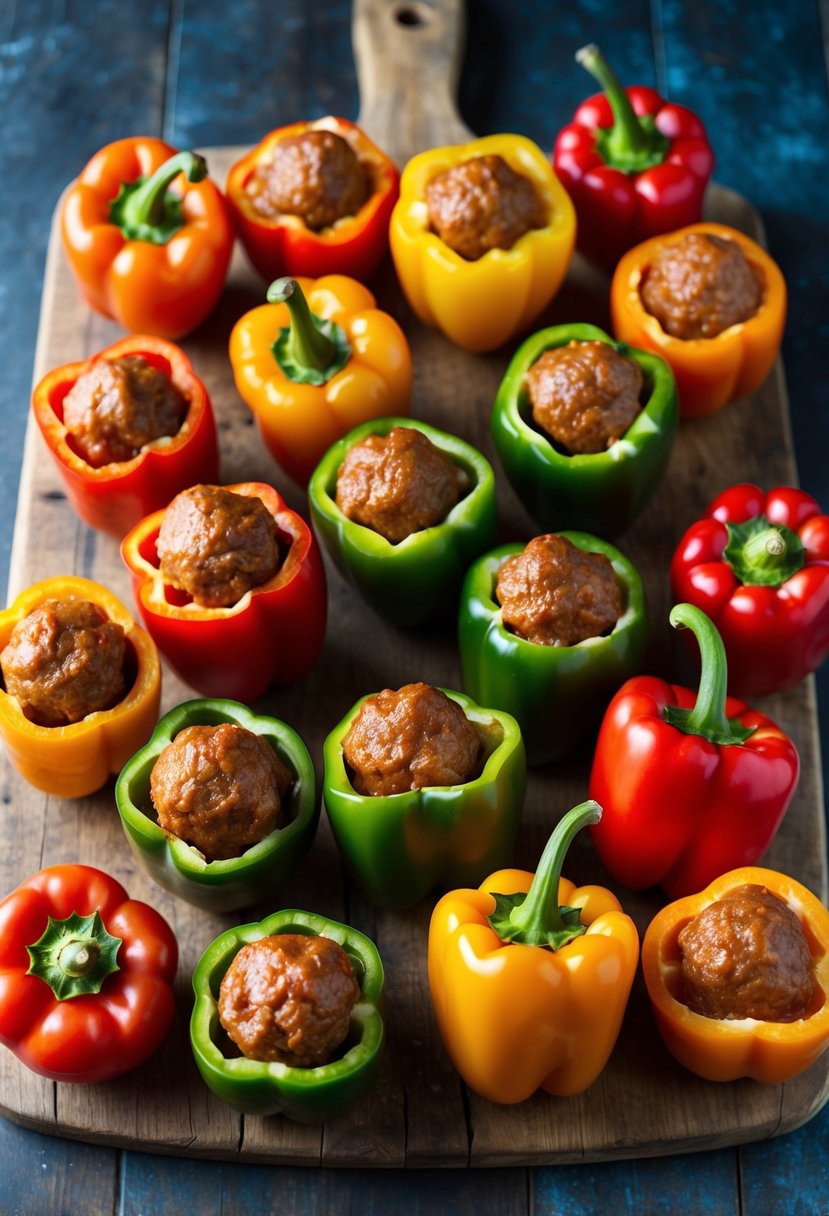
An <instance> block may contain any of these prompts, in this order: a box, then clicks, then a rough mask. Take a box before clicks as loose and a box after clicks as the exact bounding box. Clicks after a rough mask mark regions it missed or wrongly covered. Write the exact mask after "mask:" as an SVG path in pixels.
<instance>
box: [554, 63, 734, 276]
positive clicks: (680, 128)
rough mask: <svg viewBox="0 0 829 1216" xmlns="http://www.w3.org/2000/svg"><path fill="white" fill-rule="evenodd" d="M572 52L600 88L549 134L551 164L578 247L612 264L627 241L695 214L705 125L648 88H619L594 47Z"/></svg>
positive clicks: (708, 159)
mask: <svg viewBox="0 0 829 1216" xmlns="http://www.w3.org/2000/svg"><path fill="white" fill-rule="evenodd" d="M576 59H577V60H578V61H579V63H581V65H582V66H583V67H585V68H586V69H587V70H588V71H589V72H590V73H591V75H593V76H595V77H596V79H597V80H598V81H599V83H600V84H601V86H602V88H603V90H604V92H603V93H596V94H594V95H593V96H592V97H588V98H587V100H586V101H583V102H582V104H581V105H580V106H579V108H578V109H577V110H576V112H575V114H574V115H573V120H572V122H570V123H568V124H567V126H566V127H564V128H563V129H562V130H561V131H559V133H558V136H557V138H556V144H555V150H554V152H553V166H554V168H555V171H556V173H557V174H558V176H559V178H560V179H561V182H562V184H563V186H564V188H565V189H566V190H567V191H568V193H569V195H570V197H571V198H572V200H573V203H574V205H575V208H576V215H577V216H578V247H579V250H580V251H581V252H582V253H583V254H585V255H586V256H587V257H588V258H591V259H592V260H593V261H595V262H598V263H599V264H600V265H602V266H605V267H607V268H608V269H612V267H613V266H615V264H616V262H617V261H618V260H619V258H620V257H621V255H622V254H623V253H624V252H625V251H626V250H628V249H630V248H631V246H633V245H638V244H639V242H640V241H644V240H647V239H648V238H649V237H652V236H657V235H658V234H660V233H663V232H671V231H672V230H673V229H675V228H682V227H684V226H685V225H686V224H694V223H696V222H697V221H698V220H700V219H701V218H702V203H703V197H704V195H705V188H706V186H707V185H708V181H709V179H710V177H711V174H712V172H713V170H714V156H713V153H712V151H711V146H710V144H709V142H708V136H707V134H706V131H705V127H704V126H703V124H702V123H701V122H700V120H699V118H697V116H696V114H694V113H693V112H692V111H691V110H688V109H686V107H685V106H680V105H675V104H674V103H673V102H666V101H665V100H664V99H663V98H662V97H660V95H659V93H657V91H656V89H651V88H647V87H645V86H643V85H633V86H631V87H630V88H626V89H623V88H622V86H621V85H620V84H619V81H618V80H617V78H616V76H615V74H614V73H613V71H612V70H611V69H610V67H609V66H608V64H607V63H606V62H605V60H604V58H603V57H602V55H601V53H600V52H599V49H598V47H596V46H592V45H591V46H586V47H583V48H582V49H581V50H580V51H579V52H578V53H577V55H576Z"/></svg>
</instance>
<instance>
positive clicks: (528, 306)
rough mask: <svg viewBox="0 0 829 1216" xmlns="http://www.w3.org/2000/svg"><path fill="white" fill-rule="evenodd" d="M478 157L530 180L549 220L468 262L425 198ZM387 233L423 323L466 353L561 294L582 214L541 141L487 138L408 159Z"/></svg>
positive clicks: (505, 334) (497, 342) (499, 338)
mask: <svg viewBox="0 0 829 1216" xmlns="http://www.w3.org/2000/svg"><path fill="white" fill-rule="evenodd" d="M478 156H501V157H502V158H503V159H504V160H505V161H506V162H507V164H508V165H509V166H510V168H511V169H513V170H515V172H516V173H520V174H522V175H523V176H524V177H527V178H529V180H530V181H531V182H532V183H533V185H534V186H535V188H536V190H537V191H538V193H539V195H540V197H541V198H542V200H543V201H544V204H545V205H546V207H547V211H548V222H547V224H546V225H545V227H544V228H533V229H531V230H530V231H529V232H525V233H524V235H523V236H522V237H520V238H519V240H517V241H516V242H515V244H514V245H513V247H512V248H511V249H490V250H489V251H488V252H487V253H485V254H484V255H483V257H481V258H478V259H477V261H474V262H470V261H466V259H465V258H462V257H461V256H460V254H458V253H455V251H454V250H453V249H450V248H449V246H448V245H447V244H445V242H444V241H442V240H441V239H440V237H439V236H438V235H437V234H436V233H435V232H433V231H432V230H431V228H430V227H429V214H428V210H427V206H426V201H425V200H426V188H427V186H428V184H429V182H430V181H431V180H432V178H434V177H437V176H438V174H439V173H443V172H444V171H445V170H447V169H452V168H454V167H455V166H456V165H459V164H462V163H463V162H464V161H467V160H472V159H473V158H474V157H478ZM389 237H390V241H391V252H392V257H393V259H394V266H395V269H396V271H397V277H398V279H399V280H400V286H401V287H402V288H403V291H404V293H405V295H406V298H407V300H408V301H409V304H410V305H411V307H412V308H413V309H414V311H415V312H416V313H417V315H418V317H420V319H421V321H423V322H425V324H426V325H431V326H432V327H433V328H436V329H439V330H441V331H442V332H443V333H444V334H445V335H446V336H447V338H450V339H451V341H452V342H454V343H456V344H457V345H458V346H462V347H464V348H465V349H466V350H472V351H487V350H494V349H495V347H497V346H502V345H503V344H504V343H505V342H507V341H509V339H510V338H512V337H513V336H514V335H515V334H517V333H519V332H520V331H521V330H522V329H525V328H526V327H527V326H528V325H530V324H531V323H532V322H533V321H534V320H535V318H536V317H537V316H538V314H539V313H540V312H541V311H542V309H543V308H545V307H546V305H547V304H549V302H550V300H551V299H552V298H553V296H554V295H555V294H556V292H557V291H558V289H559V287H560V286H561V284H562V282H563V281H564V276H565V274H566V273H567V268H568V266H569V265H570V258H571V257H572V254H573V245H574V243H575V239H576V217H575V213H574V211H573V204H572V203H571V202H570V198H569V196H568V194H567V192H566V190H565V189H564V187H563V186H562V185H561V183H560V182H559V180H558V178H557V177H556V176H555V174H554V173H553V171H552V168H551V166H550V162H549V161H548V160H547V158H546V156H545V155H544V153H543V152H542V151H541V149H540V148H539V147H538V145H537V144H534V143H533V142H532V140H529V139H525V138H524V136H522V135H488V136H486V137H485V138H483V139H476V140H474V141H473V142H472V143H468V144H457V145H454V146H450V147H445V148H432V149H431V150H430V151H428V152H421V153H420V154H419V155H418V156H415V157H414V158H413V159H412V160H410V161H409V163H408V164H407V165H406V167H405V169H404V170H403V176H402V178H401V181H400V200H399V202H398V203H397V204H396V206H395V208H394V211H393V212H392V217H391V227H390V229H389Z"/></svg>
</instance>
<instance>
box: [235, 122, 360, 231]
mask: <svg viewBox="0 0 829 1216" xmlns="http://www.w3.org/2000/svg"><path fill="white" fill-rule="evenodd" d="M245 188H246V190H247V193H248V197H249V198H250V203H251V206H252V207H253V209H254V211H256V212H258V213H259V214H260V215H263V216H265V217H266V218H275V217H276V216H278V215H298V216H299V217H300V219H302V220H303V221H304V223H305V225H306V227H308V228H311V229H312V230H313V231H314V232H318V231H319V230H320V229H321V228H328V227H329V226H330V225H331V224H335V223H336V222H337V220H341V219H342V218H343V217H344V216H346V215H356V214H357V212H358V211H359V210H360V208H361V207H362V205H363V203H365V201H366V199H367V198H368V196H369V195H370V194H371V178H370V175H369V172H368V170H367V169H366V167H365V166H364V165H363V163H362V161H361V160H360V159H359V158H358V156H357V154H356V153H355V151H354V149H353V148H352V147H351V144H350V143H349V142H348V140H346V139H343V138H342V136H341V135H335V134H334V132H333V131H304V132H303V133H302V134H301V135H288V136H286V138H285V139H281V140H280V141H279V143H277V144H276V145H275V146H274V148H273V151H272V153H271V156H270V159H269V160H267V161H263V162H261V163H260V164H259V165H257V167H256V169H255V170H254V171H253V174H252V175H251V177H250V178H249V180H248V183H247V186H246V187H245Z"/></svg>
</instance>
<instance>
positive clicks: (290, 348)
mask: <svg viewBox="0 0 829 1216" xmlns="http://www.w3.org/2000/svg"><path fill="white" fill-rule="evenodd" d="M268 303H269V304H287V305H288V309H289V311H290V314H291V333H290V337H289V339H288V343H287V352H288V354H289V356H290V358H291V360H292V362H293V363H295V364H296V366H297V367H306V368H313V369H314V371H318V372H321V371H323V370H324V369H325V368H326V367H328V365H329V363H330V362H331V360H332V359H333V357H334V351H335V348H334V343H333V342H332V341H331V339H330V338H326V336H325V334H323V333H320V331H319V329H317V327H316V325H315V324H314V316H313V313H312V312H311V309H310V308H309V307H308V301H307V300H306V299H305V292H304V291H303V290H302V288H301V287H300V285H299V283H297V281H296V279H289V278H286V279H277V280H276V282H275V283H271V285H270V287H269V288H268Z"/></svg>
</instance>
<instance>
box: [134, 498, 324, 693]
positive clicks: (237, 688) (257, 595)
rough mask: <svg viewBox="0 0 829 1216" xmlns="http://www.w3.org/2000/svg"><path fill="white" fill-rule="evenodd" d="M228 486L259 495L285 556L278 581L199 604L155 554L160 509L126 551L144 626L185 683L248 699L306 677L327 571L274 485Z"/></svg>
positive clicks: (314, 654)
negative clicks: (169, 579) (229, 600)
mask: <svg viewBox="0 0 829 1216" xmlns="http://www.w3.org/2000/svg"><path fill="white" fill-rule="evenodd" d="M226 488H227V489H228V490H231V491H233V492H234V493H236V494H245V495H248V496H250V497H256V498H260V499H261V500H262V502H263V503H264V504H265V506H266V507H267V509H268V510H269V511H270V513H271V515H272V516H273V517H274V519H275V520H276V526H277V538H278V540H279V545H280V549H281V551H282V552H283V553H284V559H283V562H282V565H281V566H280V567H279V569H278V570H277V572H276V574H275V575H274V576H273V578H271V579H269V580H268V582H266V583H263V584H262V585H261V586H260V587H254V588H253V589H252V590H251V591H248V592H246V593H245V595H243V596H242V598H241V599H240V600H238V601H237V603H235V604H232V605H231V606H230V607H229V608H199V607H198V606H197V605H195V604H194V603H192V602H191V600H190V597H189V596H188V595H186V594H185V593H184V592H181V591H176V590H175V589H174V588H173V587H169V586H168V585H167V584H166V583H165V582H164V578H163V576H162V574H161V570H160V568H159V561H158V555H157V553H156V540H157V539H158V533H159V531H160V529H161V522H162V520H163V518H164V512H163V511H156V512H154V513H153V514H152V515H148V516H147V517H146V519H142V520H141V522H140V523H138V524H136V525H135V527H134V528H133V529H132V531H131V532H128V533H127V535H126V536H125V537H124V540H123V542H122V544H121V556H122V557H123V559H124V562H125V564H126V566H127V569H128V570H129V572H130V574H131V576H132V586H133V594H134V595H135V602H136V604H137V605H138V609H139V611H140V613H141V616H142V617H143V620H144V623H145V625H146V627H147V629H148V630H149V632H150V635H151V636H152V638H153V639H154V641H155V643H156V645H157V646H158V648H159V650H160V651H161V653H162V654H163V655H164V657H165V658H166V659H167V661H168V663H169V664H170V666H171V667H172V668H173V669H174V670H175V671H177V672H178V674H179V675H180V676H181V678H182V680H184V681H185V682H186V683H187V684H189V685H190V686H191V687H192V688H194V689H195V690H196V691H197V692H199V693H201V694H202V695H204V696H207V697H214V696H215V697H218V696H227V697H231V698H233V699H234V700H239V701H245V702H247V701H254V700H255V699H256V698H257V697H258V696H261V694H262V693H263V692H265V691H266V690H267V689H268V688H270V687H271V685H273V684H293V683H295V682H296V681H297V680H301V679H302V678H303V677H304V676H305V675H307V673H308V672H309V671H310V669H311V668H312V667H313V665H314V663H316V661H317V659H318V658H319V655H320V651H321V650H322V643H323V639H324V636H325V615H326V602H327V596H326V589H325V572H324V570H323V565H322V557H321V556H320V551H319V549H318V547H317V542H316V541H315V540H314V534H313V532H312V531H311V529H310V528H309V526H308V525H307V524H306V522H305V520H304V519H303V518H302V517H301V516H300V515H297V513H296V511H291V510H290V508H289V507H288V506H287V505H286V504H285V501H284V500H283V498H282V496H281V495H280V494H278V493H277V491H276V490H274V489H273V487H272V486H268V485H265V484H264V483H263V482H258V481H246V482H242V483H239V484H236V485H231V486H227V487H226Z"/></svg>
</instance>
